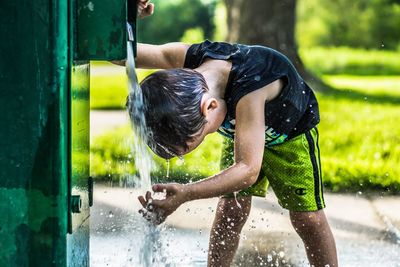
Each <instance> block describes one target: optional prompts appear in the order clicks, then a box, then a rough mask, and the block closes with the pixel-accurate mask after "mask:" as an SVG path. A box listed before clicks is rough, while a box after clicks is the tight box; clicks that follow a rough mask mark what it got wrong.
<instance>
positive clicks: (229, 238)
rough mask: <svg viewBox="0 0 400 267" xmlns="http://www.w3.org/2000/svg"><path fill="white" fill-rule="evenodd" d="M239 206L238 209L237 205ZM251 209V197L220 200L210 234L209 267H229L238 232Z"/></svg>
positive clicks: (237, 243)
mask: <svg viewBox="0 0 400 267" xmlns="http://www.w3.org/2000/svg"><path fill="white" fill-rule="evenodd" d="M238 203H239V204H240V207H239V205H238ZM250 208H251V196H249V197H239V196H238V197H237V202H236V200H235V198H220V200H219V202H218V206H217V211H216V214H215V219H214V223H213V226H212V228H211V233H210V245H209V252H208V266H209V267H225V266H230V265H231V263H232V260H233V257H234V256H235V252H236V250H237V248H238V246H239V239H240V232H241V230H242V228H243V225H244V224H245V223H246V220H247V217H248V215H249V213H250Z"/></svg>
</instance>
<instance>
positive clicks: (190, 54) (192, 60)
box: [183, 40, 212, 69]
mask: <svg viewBox="0 0 400 267" xmlns="http://www.w3.org/2000/svg"><path fill="white" fill-rule="evenodd" d="M211 44H212V43H211V42H210V41H208V40H206V41H204V42H202V43H199V44H193V45H191V46H190V47H189V49H188V50H187V52H186V57H185V63H184V65H183V67H184V68H188V69H195V68H197V67H198V66H200V65H201V63H202V62H203V58H204V55H205V54H206V51H207V49H208V47H209V46H210V45H211Z"/></svg>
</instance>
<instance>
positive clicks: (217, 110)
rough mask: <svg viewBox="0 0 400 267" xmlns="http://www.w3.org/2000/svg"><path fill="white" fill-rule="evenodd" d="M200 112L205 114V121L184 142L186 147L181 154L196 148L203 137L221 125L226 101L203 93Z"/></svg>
mask: <svg viewBox="0 0 400 267" xmlns="http://www.w3.org/2000/svg"><path fill="white" fill-rule="evenodd" d="M201 112H202V114H203V116H205V118H206V121H207V123H206V124H205V125H204V126H203V128H202V129H200V131H199V132H198V133H196V134H195V135H194V136H193V137H192V138H191V140H189V141H187V142H186V145H187V146H188V148H187V149H183V148H182V149H181V151H179V152H182V153H181V155H185V154H188V153H190V152H191V151H193V150H194V149H195V148H197V147H198V146H199V145H200V144H201V143H202V142H203V141H204V138H205V137H206V136H207V135H208V134H210V133H214V132H215V131H217V130H218V128H219V127H220V126H221V124H222V122H223V120H224V118H225V115H226V103H225V101H223V100H222V99H216V98H214V97H212V96H210V94H209V93H205V94H204V96H203V98H202V103H201Z"/></svg>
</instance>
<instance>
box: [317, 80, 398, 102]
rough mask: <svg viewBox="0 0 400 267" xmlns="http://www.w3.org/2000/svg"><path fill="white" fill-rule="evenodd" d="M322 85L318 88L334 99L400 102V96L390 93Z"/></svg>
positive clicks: (320, 91) (321, 92) (324, 94)
mask: <svg viewBox="0 0 400 267" xmlns="http://www.w3.org/2000/svg"><path fill="white" fill-rule="evenodd" d="M322 86H323V88H322V90H318V92H319V93H320V94H321V95H323V96H326V97H331V98H334V99H343V100H351V101H358V102H363V103H366V104H389V105H399V104H400V96H395V95H389V94H384V93H382V94H370V93H363V92H359V91H356V90H353V89H337V88H335V87H332V86H329V85H327V84H323V85H322Z"/></svg>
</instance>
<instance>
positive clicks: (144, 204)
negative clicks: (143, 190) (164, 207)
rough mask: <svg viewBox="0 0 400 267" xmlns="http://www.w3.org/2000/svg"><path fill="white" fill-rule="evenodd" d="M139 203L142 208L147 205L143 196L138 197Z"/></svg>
mask: <svg viewBox="0 0 400 267" xmlns="http://www.w3.org/2000/svg"><path fill="white" fill-rule="evenodd" d="M138 199H139V202H140V204H142V206H143V208H146V206H147V201H146V200H145V199H144V197H143V196H139V197H138Z"/></svg>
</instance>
